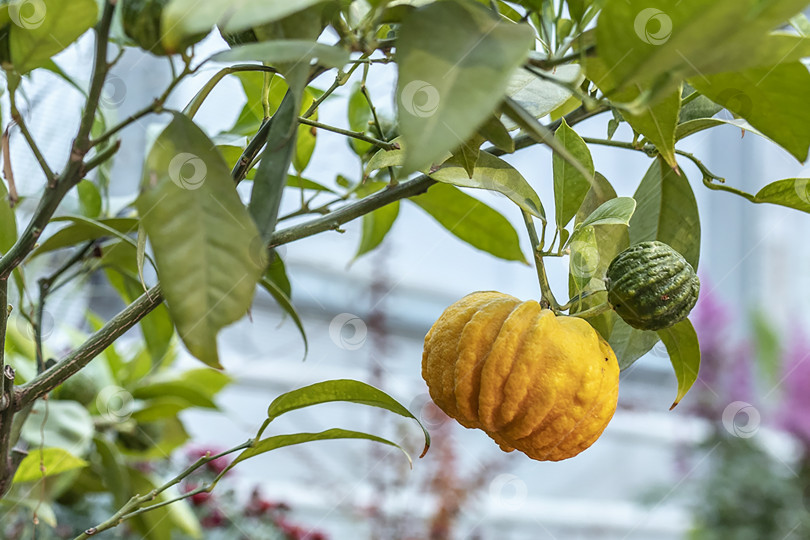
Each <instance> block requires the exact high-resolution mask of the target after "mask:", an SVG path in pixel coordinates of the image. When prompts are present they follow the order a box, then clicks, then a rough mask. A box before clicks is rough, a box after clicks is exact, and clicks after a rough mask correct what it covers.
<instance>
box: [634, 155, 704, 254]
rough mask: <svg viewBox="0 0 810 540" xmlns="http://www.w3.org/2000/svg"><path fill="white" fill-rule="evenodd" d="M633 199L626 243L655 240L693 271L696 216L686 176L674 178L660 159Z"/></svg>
mask: <svg viewBox="0 0 810 540" xmlns="http://www.w3.org/2000/svg"><path fill="white" fill-rule="evenodd" d="M633 198H634V199H635V200H636V203H637V204H638V206H637V207H636V212H635V213H634V214H633V217H632V218H631V219H630V243H631V244H638V243H640V242H647V241H649V240H659V241H661V242H663V243H665V244H669V245H670V246H671V247H672V248H673V249H674V250H675V251H678V252H679V253H680V254H681V255H683V256H684V257H685V258H686V260H687V261H689V264H691V265H692V267H693V268H695V269H697V267H698V259H699V258H700V216H699V215H698V207H697V201H696V200H695V194H694V192H693V191H692V186H690V185H689V180H688V179H687V178H686V175H685V174H684V173H681V174H677V173H676V172H675V171H673V170H672V169H670V168H669V167H667V166H666V164H664V163H663V161H662V160H661V159H656V160H655V161H653V164H652V165H651V166H650V168H649V169H647V173H646V174H645V175H644V178H643V179H642V180H641V184H639V186H638V189H637V190H636V193H635V195H633Z"/></svg>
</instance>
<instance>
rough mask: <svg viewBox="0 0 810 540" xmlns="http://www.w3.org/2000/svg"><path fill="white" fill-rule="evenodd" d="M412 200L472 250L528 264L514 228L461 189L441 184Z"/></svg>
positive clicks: (503, 218)
mask: <svg viewBox="0 0 810 540" xmlns="http://www.w3.org/2000/svg"><path fill="white" fill-rule="evenodd" d="M409 200H411V201H413V202H414V203H416V204H417V205H418V206H419V207H420V208H421V209H422V210H424V211H425V212H427V213H428V214H430V215H431V216H432V217H433V218H434V219H435V220H436V221H438V222H439V223H440V224H441V225H442V226H443V227H444V228H445V229H447V230H448V231H450V232H451V233H453V234H454V235H455V236H457V237H458V238H460V239H461V240H464V241H465V242H467V243H468V244H470V245H471V246H473V247H476V248H478V249H480V250H483V251H486V252H487V253H491V254H492V255H495V256H496V257H500V258H501V259H506V260H508V261H521V262H526V259H525V258H524V256H523V252H522V251H521V250H520V241H519V240H518V235H517V232H516V231H515V229H514V227H512V224H511V223H509V221H508V220H507V219H506V218H505V217H503V216H502V215H501V214H499V213H498V212H496V211H495V210H493V209H492V208H490V207H489V206H487V205H485V204H484V203H482V202H481V201H479V200H477V199H475V198H473V197H470V196H469V195H467V194H466V193H464V192H462V191H460V190H459V189H458V188H456V187H454V186H451V185H450V184H442V183H439V184H436V185H434V186H431V187H430V189H428V190H427V192H426V193H423V194H421V195H417V196H416V197H411V198H410V199H409Z"/></svg>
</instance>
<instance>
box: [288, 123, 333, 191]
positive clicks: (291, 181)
mask: <svg viewBox="0 0 810 540" xmlns="http://www.w3.org/2000/svg"><path fill="white" fill-rule="evenodd" d="M299 127H302V126H299ZM299 140H300V139H299ZM287 187H295V188H299V189H311V190H313V191H326V192H328V193H335V190H333V189H332V188H328V187H326V186H324V185H322V184H319V183H318V182H315V181H313V180H308V179H307V178H303V177H301V176H296V175H292V174H291V175H288V176H287Z"/></svg>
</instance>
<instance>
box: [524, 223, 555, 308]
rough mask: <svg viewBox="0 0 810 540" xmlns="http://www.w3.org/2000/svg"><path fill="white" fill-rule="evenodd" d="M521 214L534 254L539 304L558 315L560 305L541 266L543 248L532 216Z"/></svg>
mask: <svg viewBox="0 0 810 540" xmlns="http://www.w3.org/2000/svg"><path fill="white" fill-rule="evenodd" d="M521 213H522V214H523V221H524V222H525V223H526V231H527V232H528V233H529V241H530V242H531V244H532V253H533V254H534V266H535V268H536V269H537V281H538V282H539V283H540V295H541V299H542V300H541V302H540V304H542V305H543V306H544V307H548V308H549V309H551V311H553V312H554V313H555V314H559V313H560V304H558V303H557V299H556V298H554V293H553V292H552V291H551V285H550V284H549V282H548V276H547V275H546V267H545V265H543V255H542V252H543V246H542V245H541V244H540V239H539V238H537V229H535V228H534V221H532V216H531V214H529V213H528V212H526V211H525V210H521Z"/></svg>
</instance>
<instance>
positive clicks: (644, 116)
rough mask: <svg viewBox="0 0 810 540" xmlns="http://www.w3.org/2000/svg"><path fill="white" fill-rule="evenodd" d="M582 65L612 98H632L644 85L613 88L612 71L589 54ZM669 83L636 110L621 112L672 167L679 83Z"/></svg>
mask: <svg viewBox="0 0 810 540" xmlns="http://www.w3.org/2000/svg"><path fill="white" fill-rule="evenodd" d="M585 65H586V68H587V71H588V77H589V78H590V79H591V80H592V81H593V83H594V84H596V86H598V87H599V89H600V90H602V91H603V92H605V93H606V94H608V95H609V96H610V98H611V99H612V100H613V101H616V102H624V103H630V102H633V101H634V100H636V99H638V97H639V96H640V95H641V93H642V90H643V89H646V88H643V87H642V86H641V85H639V84H634V85H631V86H627V87H624V88H621V89H615V87H616V82H615V79H614V76H615V72H613V71H612V70H611V69H610V66H609V65H607V64H605V62H604V61H603V60H602V59H601V58H598V57H589V58H588V59H587V61H586V64H585ZM672 86H673V87H672V88H671V89H669V91H667V92H663V93H662V95H661V96H660V97H659V99H657V100H656V101H655V102H654V103H652V104H646V105H643V106H641V107H640V110H638V111H637V112H634V113H633V114H631V113H630V112H629V111H627V110H623V111H621V115H622V118H624V119H625V120H626V121H627V123H628V124H630V127H632V128H633V130H635V131H636V132H637V133H640V134H642V135H644V137H645V138H646V139H647V141H648V142H650V143H652V144H653V145H655V147H656V149H658V152H659V153H660V154H661V156H662V157H663V158H664V159H665V160H666V162H667V163H668V164H669V166H670V167H672V168H673V169H674V168H676V167H677V166H678V164H677V162H676V161H675V130H676V127H677V125H678V118H679V116H680V110H681V85H680V84H679V83H675V84H673V85H672Z"/></svg>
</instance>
